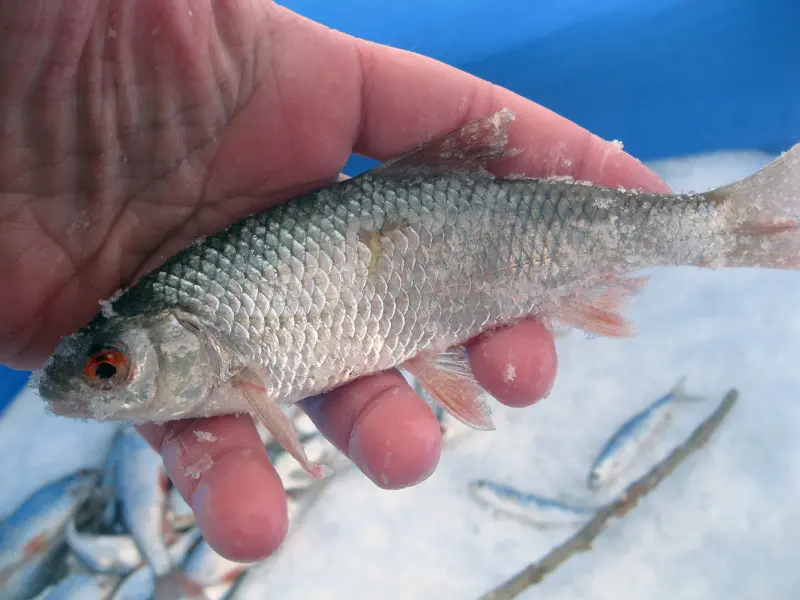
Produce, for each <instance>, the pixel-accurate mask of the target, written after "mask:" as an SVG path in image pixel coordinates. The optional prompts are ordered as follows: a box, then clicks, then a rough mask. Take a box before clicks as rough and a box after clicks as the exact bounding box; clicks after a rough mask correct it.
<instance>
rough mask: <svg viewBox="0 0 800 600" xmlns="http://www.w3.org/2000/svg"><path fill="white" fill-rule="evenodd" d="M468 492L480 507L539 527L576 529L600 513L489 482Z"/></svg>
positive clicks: (474, 485)
mask: <svg viewBox="0 0 800 600" xmlns="http://www.w3.org/2000/svg"><path fill="white" fill-rule="evenodd" d="M468 489H469V492H470V495H471V496H472V497H473V499H474V500H475V501H476V502H478V503H479V504H482V505H484V506H486V507H487V508H489V509H491V510H493V511H497V512H499V513H502V514H505V515H508V516H511V517H514V518H515V519H517V520H519V521H523V522H525V523H528V524H530V525H534V526H536V527H542V528H549V527H563V526H568V525H574V524H576V523H581V522H584V521H586V520H588V519H589V518H591V517H593V516H594V515H595V513H596V512H597V507H592V506H588V505H587V506H583V505H577V504H569V503H567V502H565V501H562V500H560V499H557V498H547V497H545V496H540V495H539V494H534V493H531V492H522V491H520V490H518V489H516V488H514V487H512V486H510V485H506V484H502V483H497V482H494V481H490V480H488V479H476V480H474V481H471V482H470V483H469V485H468Z"/></svg>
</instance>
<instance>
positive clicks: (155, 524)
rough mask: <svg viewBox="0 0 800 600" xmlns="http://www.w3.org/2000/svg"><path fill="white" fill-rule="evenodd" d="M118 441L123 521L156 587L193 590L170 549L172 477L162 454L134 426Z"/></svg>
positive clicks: (119, 492) (118, 476)
mask: <svg viewBox="0 0 800 600" xmlns="http://www.w3.org/2000/svg"><path fill="white" fill-rule="evenodd" d="M117 440H118V443H119V450H118V452H120V454H121V456H122V458H121V459H119V460H117V461H116V463H115V466H116V472H115V475H114V481H115V484H116V486H117V496H118V498H119V502H120V508H121V512H122V520H123V522H124V523H125V526H126V528H127V529H128V531H130V534H131V537H132V538H133V539H134V540H135V541H136V545H137V547H138V548H139V552H141V554H142V556H143V557H144V559H145V560H146V561H147V564H148V565H149V567H150V568H151V569H152V571H153V573H155V577H156V587H157V588H158V589H162V588H163V589H164V590H180V589H181V588H184V587H185V588H187V589H191V588H192V586H191V582H189V581H188V580H187V579H186V578H185V577H184V575H183V574H182V573H181V572H180V571H179V570H177V569H176V565H175V563H174V562H173V561H172V559H171V558H170V553H169V551H168V550H167V541H166V535H165V524H166V519H167V491H168V489H169V478H168V477H167V474H166V472H165V470H164V464H163V462H162V461H161V456H160V455H159V454H158V453H157V452H156V451H155V450H153V449H152V448H151V447H150V445H149V444H148V443H147V442H146V441H145V440H144V438H142V437H141V436H140V435H139V434H138V433H137V432H136V430H135V429H134V428H133V427H126V428H125V429H124V430H123V431H122V432H121V433H120V435H119V437H118V438H117ZM170 593H172V592H170ZM175 593H177V592H175Z"/></svg>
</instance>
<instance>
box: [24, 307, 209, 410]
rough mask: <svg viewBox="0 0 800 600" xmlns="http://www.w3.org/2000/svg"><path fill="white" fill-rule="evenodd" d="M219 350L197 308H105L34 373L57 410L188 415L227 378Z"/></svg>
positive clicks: (35, 382)
mask: <svg viewBox="0 0 800 600" xmlns="http://www.w3.org/2000/svg"><path fill="white" fill-rule="evenodd" d="M218 358H219V357H218V353H217V351H216V349H215V347H214V345H213V343H212V342H211V338H210V337H209V336H208V335H206V333H205V332H204V329H203V327H202V325H201V324H200V323H199V322H198V321H197V320H196V319H195V318H193V317H192V316H190V315H184V314H178V313H174V312H172V311H162V312H160V313H155V314H147V315H135V316H120V315H115V316H112V317H110V318H105V317H101V316H98V317H97V318H96V319H95V320H94V321H93V322H92V323H90V324H89V325H87V326H86V327H85V328H84V329H82V330H80V331H78V332H76V333H74V334H72V335H70V336H68V337H66V338H64V339H63V340H62V341H61V342H60V343H59V345H58V346H57V348H56V350H55V352H54V354H53V355H52V356H51V357H50V359H48V361H47V363H46V364H45V365H44V367H43V368H42V369H41V371H40V372H38V373H36V374H35V376H34V377H33V378H32V385H33V386H36V387H38V392H39V395H40V396H41V397H42V398H43V399H44V400H45V402H46V403H47V404H48V407H49V409H50V410H51V412H53V413H54V414H56V415H60V416H68V417H72V418H91V419H96V420H101V421H102V420H115V421H129V422H137V421H166V420H172V419H177V418H181V417H182V416H184V415H185V414H187V413H189V412H191V410H192V408H194V407H195V406H197V405H198V404H199V403H201V402H202V401H203V400H204V399H205V398H206V397H207V396H208V394H209V393H210V391H211V390H212V389H213V387H214V385H215V383H216V382H218V381H219V371H220V369H219V360H218Z"/></svg>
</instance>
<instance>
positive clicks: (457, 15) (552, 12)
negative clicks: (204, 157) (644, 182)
mask: <svg viewBox="0 0 800 600" xmlns="http://www.w3.org/2000/svg"><path fill="white" fill-rule="evenodd" d="M279 3H281V4H283V5H284V6H286V7H288V8H290V9H292V10H294V11H296V12H298V13H300V14H302V15H304V16H306V17H309V18H311V19H314V20H316V21H319V22H321V23H324V24H325V25H328V26H330V27H332V28H334V29H338V30H340V31H344V32H346V33H349V34H352V35H356V36H359V37H363V38H366V39H370V40H373V41H376V42H380V43H384V44H388V45H391V46H394V47H397V48H402V49H406V50H412V51H414V52H418V53H420V54H425V55H427V56H431V57H433V58H436V59H439V60H441V61H443V62H446V63H449V64H452V65H454V66H457V67H459V68H461V69H463V70H465V71H468V72H470V73H473V74H475V75H477V76H479V77H483V78H484V79H488V80H490V81H492V82H493V83H496V84H498V85H501V86H503V87H506V88H508V89H510V90H513V91H514V92H516V93H518V94H520V95H523V96H526V97H528V98H530V99H532V100H534V101H536V102H538V103H540V104H543V105H544V106H547V107H548V108H550V109H552V110H554V111H556V112H558V113H560V114H562V115H564V116H566V117H568V118H569V119H572V120H573V121H576V122H577V123H579V124H580V125H582V126H584V127H586V128H587V129H589V130H591V131H593V132H594V133H596V134H598V135H600V136H601V137H604V138H606V139H619V140H623V141H624V142H625V149H626V150H627V151H628V152H630V153H631V154H633V155H634V156H636V157H638V158H640V159H642V160H652V159H656V158H666V157H673V156H685V155H687V154H695V153H700V152H709V151H714V150H728V149H740V148H752V149H762V150H768V151H771V152H777V151H781V150H785V149H787V148H788V147H789V146H791V145H792V144H793V143H796V142H797V141H798V140H799V139H800V0H526V1H524V2H523V1H522V0H518V1H501V0H495V1H491V2H489V1H485V0H484V1H479V0H458V1H445V0H425V1H423V0H402V1H398V0H395V1H383V2H379V1H376V0H371V1H370V0H341V1H339V2H324V1H321V0H284V1H283V2H279ZM372 164H374V163H373V162H372V161H368V160H367V159H364V158H361V157H354V158H352V159H351V161H350V162H349V163H348V166H347V168H346V172H347V173H348V174H351V175H353V174H356V173H358V172H360V171H362V170H364V169H366V168H368V167H369V166H371V165H372ZM26 378H27V373H22V372H18V371H12V370H10V369H5V368H4V367H0V410H1V409H2V407H3V406H4V405H5V404H7V403H8V402H9V401H10V399H11V398H13V396H14V394H15V393H16V392H17V390H18V389H19V388H20V387H21V386H22V385H23V384H24V382H25V379H26Z"/></svg>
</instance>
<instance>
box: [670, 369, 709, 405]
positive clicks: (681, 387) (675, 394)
mask: <svg viewBox="0 0 800 600" xmlns="http://www.w3.org/2000/svg"><path fill="white" fill-rule="evenodd" d="M669 395H670V396H671V397H672V399H673V400H676V401H677V402H700V401H703V400H705V397H704V396H694V395H692V394H689V393H687V392H686V375H682V376H681V377H680V379H678V381H677V382H676V383H675V385H674V386H672V389H671V390H670V392H669Z"/></svg>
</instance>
